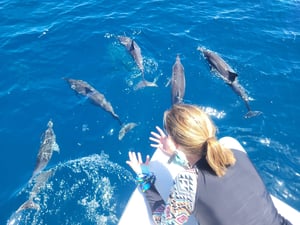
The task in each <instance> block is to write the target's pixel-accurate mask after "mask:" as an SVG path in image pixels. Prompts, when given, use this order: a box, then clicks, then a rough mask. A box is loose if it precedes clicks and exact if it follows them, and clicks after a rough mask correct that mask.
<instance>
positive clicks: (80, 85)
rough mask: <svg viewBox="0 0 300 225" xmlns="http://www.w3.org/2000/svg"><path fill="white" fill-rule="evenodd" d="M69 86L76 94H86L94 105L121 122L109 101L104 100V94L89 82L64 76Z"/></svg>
mask: <svg viewBox="0 0 300 225" xmlns="http://www.w3.org/2000/svg"><path fill="white" fill-rule="evenodd" d="M64 79H65V80H66V81H67V82H68V83H69V84H70V86H71V88H72V89H73V90H74V91H76V92H77V93H78V94H81V95H83V96H86V97H87V98H89V99H90V100H91V102H92V103H93V104H95V105H96V106H100V107H101V108H102V109H104V110H105V111H107V112H109V113H110V114H111V115H112V116H113V117H114V118H115V119H117V120H118V121H119V123H120V125H121V124H122V122H121V120H120V117H119V116H118V115H117V114H116V113H115V111H114V109H113V107H112V105H111V103H110V102H109V101H107V100H106V98H105V96H104V95H103V94H101V93H100V92H99V91H97V90H96V89H95V88H94V87H92V86H91V85H90V84H89V83H87V82H86V81H83V80H75V79H71V78H64Z"/></svg>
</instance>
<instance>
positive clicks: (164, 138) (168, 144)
mask: <svg viewBox="0 0 300 225" xmlns="http://www.w3.org/2000/svg"><path fill="white" fill-rule="evenodd" d="M155 128H156V130H157V131H158V133H155V132H153V131H152V132H151V135H152V137H150V138H149V139H150V140H151V141H153V142H154V143H153V144H150V146H151V147H153V148H158V149H160V150H161V151H163V152H164V153H165V154H167V155H169V156H171V155H172V154H173V153H174V152H175V150H176V146H175V143H174V142H173V140H172V139H171V138H169V137H168V135H166V134H165V132H164V131H163V130H162V129H160V128H159V127H158V126H156V127H155Z"/></svg>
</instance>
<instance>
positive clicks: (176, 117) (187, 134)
mask: <svg viewBox="0 0 300 225" xmlns="http://www.w3.org/2000/svg"><path fill="white" fill-rule="evenodd" d="M164 128H165V129H166V132H167V133H168V134H169V135H170V136H171V138H172V139H173V140H174V142H175V143H177V144H178V145H180V146H181V147H182V148H183V149H182V151H183V152H184V153H185V154H187V155H197V156H200V157H202V156H203V157H204V156H205V158H206V161H207V163H208V164H209V166H210V167H211V169H212V170H213V171H214V172H215V173H216V175H217V176H219V177H221V176H223V175H225V173H226V169H227V167H228V166H230V165H233V164H234V163H235V157H234V155H233V153H232V151H231V150H230V149H227V148H225V147H223V146H222V145H220V143H219V142H218V140H217V139H216V127H215V125H214V123H213V122H212V120H211V119H210V117H209V116H208V115H207V114H206V113H205V112H204V111H203V110H201V108H200V107H198V106H196V105H189V104H174V105H173V107H172V108H171V109H170V110H167V111H166V112H165V113H164Z"/></svg>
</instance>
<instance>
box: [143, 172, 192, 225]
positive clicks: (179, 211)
mask: <svg viewBox="0 0 300 225" xmlns="http://www.w3.org/2000/svg"><path fill="white" fill-rule="evenodd" d="M196 190H197V174H196V171H195V170H194V169H190V170H187V171H184V172H181V173H180V174H178V176H177V177H176V178H175V180H174V185H173V187H172V189H171V192H170V195H169V198H168V200H167V203H165V202H164V200H163V199H162V197H161V195H160V194H159V192H158V191H157V189H156V188H155V186H154V185H152V186H151V187H150V189H148V190H147V191H145V192H144V194H145V197H146V199H147V201H148V203H149V205H150V209H151V211H152V217H153V220H154V221H155V223H156V224H184V223H185V222H187V220H188V218H189V216H190V215H191V214H192V212H193V210H194V203H195V197H196Z"/></svg>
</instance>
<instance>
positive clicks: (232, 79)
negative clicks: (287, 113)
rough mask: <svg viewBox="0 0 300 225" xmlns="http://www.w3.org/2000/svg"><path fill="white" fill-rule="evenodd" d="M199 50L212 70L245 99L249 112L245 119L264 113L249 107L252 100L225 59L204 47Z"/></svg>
mask: <svg viewBox="0 0 300 225" xmlns="http://www.w3.org/2000/svg"><path fill="white" fill-rule="evenodd" d="M197 50H199V51H201V52H202V53H203V56H204V57H205V58H206V60H207V61H208V63H209V65H210V67H211V69H212V70H214V71H216V73H217V74H218V75H219V76H220V77H221V78H222V79H223V80H224V81H225V83H226V84H228V85H229V86H230V87H231V88H232V90H233V91H234V92H235V93H236V94H237V95H238V96H240V97H241V98H242V99H243V101H244V103H245V105H246V108H247V110H248V112H247V113H246V115H245V118H251V117H254V116H258V115H260V114H261V113H262V112H260V111H252V110H251V108H250V105H249V101H250V98H249V96H248V95H247V93H246V91H245V89H244V88H243V87H242V85H241V84H240V83H239V82H238V79H237V77H238V74H237V73H236V72H235V71H234V70H233V69H232V68H231V67H230V66H229V65H228V64H227V63H226V62H225V61H224V59H222V58H221V57H220V56H219V55H218V54H217V53H216V52H213V51H211V50H208V49H205V48H203V47H198V48H197Z"/></svg>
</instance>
